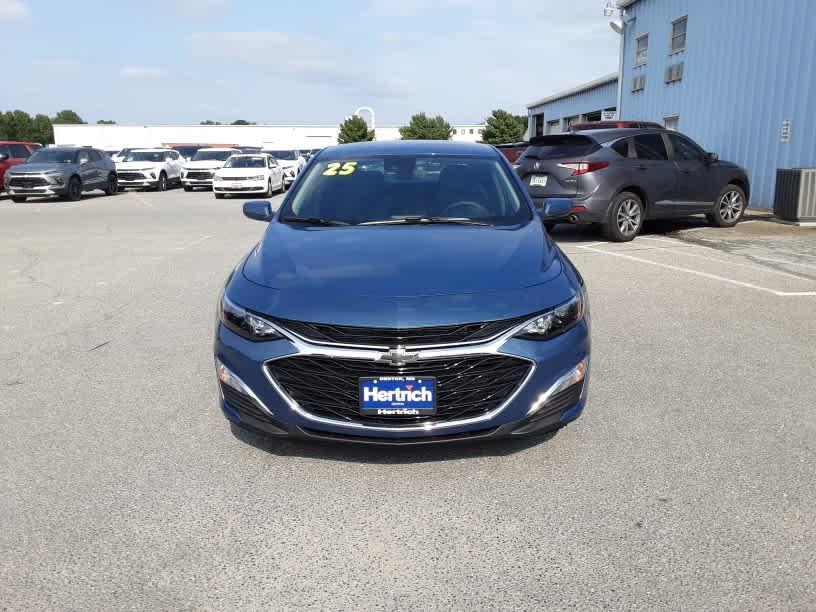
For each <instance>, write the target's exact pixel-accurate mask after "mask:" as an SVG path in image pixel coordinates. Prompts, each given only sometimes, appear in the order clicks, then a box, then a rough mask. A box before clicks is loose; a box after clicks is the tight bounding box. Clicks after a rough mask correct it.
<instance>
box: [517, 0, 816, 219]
mask: <svg viewBox="0 0 816 612" xmlns="http://www.w3.org/2000/svg"><path fill="white" fill-rule="evenodd" d="M618 8H620V9H621V20H620V21H619V22H618V26H619V27H620V28H621V29H622V36H623V40H622V43H623V44H622V47H621V48H622V61H621V67H622V70H621V78H620V83H619V86H620V87H619V91H618V96H619V100H618V103H617V104H614V105H612V106H617V107H619V109H620V113H619V115H620V117H621V118H623V119H643V120H649V121H656V122H659V123H662V124H664V125H666V126H667V127H670V128H673V129H679V130H680V131H682V132H684V133H685V134H688V135H689V136H691V137H692V138H693V139H695V140H696V141H697V142H699V143H700V144H701V145H702V146H703V147H705V148H706V150H709V151H714V152H716V153H718V154H719V155H720V157H722V158H723V159H728V160H732V161H735V162H737V163H739V164H741V165H743V166H745V167H746V168H747V169H748V172H749V175H750V178H751V183H752V193H751V204H752V205H753V206H757V207H762V208H771V207H772V206H773V193H774V183H775V177H776V169H777V168H789V167H814V166H816V1H814V0H773V1H771V0H621V1H620V2H618ZM610 34H611V35H614V34H612V33H611V31H610ZM583 93H585V92H582V94H575V95H574V96H567V97H561V98H559V99H558V105H559V106H558V108H557V114H558V115H560V116H559V119H563V118H565V117H571V116H574V115H576V114H578V113H581V112H582V110H581V109H582V108H584V101H583V100H582V99H581V95H583ZM529 110H530V115H531V126H535V125H536V124H535V121H536V120H537V119H536V116H535V115H536V112H539V113H540V112H541V111H543V115H544V116H543V119H541V120H538V121H543V125H544V126H545V131H546V126H547V121H554V120H555V119H554V115H550V116H549V117H550V118H548V113H549V112H553V113H555V110H556V108H555V106H552V107H551V108H548V106H547V105H543V108H542V105H538V106H533V105H531V106H530V108H529ZM534 111H535V112H534ZM562 124H563V121H562ZM553 125H554V124H553ZM562 127H564V126H563V125H562ZM531 131H532V130H531Z"/></svg>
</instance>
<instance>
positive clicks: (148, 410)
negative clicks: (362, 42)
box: [0, 189, 816, 609]
mask: <svg viewBox="0 0 816 612" xmlns="http://www.w3.org/2000/svg"><path fill="white" fill-rule="evenodd" d="M278 200H280V196H278V197H277V198H276V201H278ZM242 202H243V200H240V199H230V200H215V199H214V198H213V196H212V194H211V193H192V194H191V193H185V192H183V191H182V190H179V189H176V190H173V191H169V192H166V193H130V192H128V193H125V194H120V195H118V196H114V197H101V196H99V197H97V196H93V195H91V196H86V197H85V198H84V199H83V200H82V201H81V202H77V203H65V202H34V201H32V202H28V203H26V204H12V203H11V202H10V201H8V200H5V199H3V200H0V364H2V368H1V369H0V420H1V421H2V431H3V445H2V459H3V460H2V465H0V486H2V491H3V496H2V502H0V517H1V520H2V524H3V526H4V528H3V529H2V530H0V550H2V555H0V572H1V573H2V576H3V577H2V579H1V580H0V601H2V606H3V607H4V608H8V609H55V608H63V609H121V608H128V609H169V608H185V609H192V608H201V609H219V608H221V609H223V608H227V607H230V608H232V607H244V608H256V609H257V608H322V609H326V608H330V609H383V608H389V609H390V608H413V609H488V608H496V609H519V608H520V609H541V608H602V607H611V608H707V609H768V608H772V609H780V608H784V609H813V608H814V607H816V546H814V542H816V478H814V474H816V454H815V453H814V448H816V442H814V440H816V413H815V412H814V397H816V370H814V357H816V350H815V349H814V346H816V316H814V315H816V276H814V274H813V272H814V270H816V254H814V256H813V258H812V261H811V260H808V261H805V260H803V261H802V262H801V263H804V264H806V265H805V266H800V267H799V268H797V267H796V266H791V267H785V268H784V269H781V268H779V267H771V266H770V265H766V263H768V264H770V263H772V262H762V261H761V260H758V259H755V258H751V257H749V256H746V255H745V254H740V253H738V252H728V251H723V250H715V249H712V248H710V246H707V245H705V244H702V243H699V242H696V243H694V242H686V241H680V240H677V239H675V238H673V237H671V236H670V235H668V234H667V232H666V231H664V230H665V228H664V227H663V226H661V228H659V230H658V231H652V232H651V233H647V234H646V235H644V236H642V237H640V238H638V239H636V240H635V241H634V242H632V243H628V244H608V243H605V242H603V239H602V238H600V237H599V236H598V235H596V234H593V233H590V232H584V231H574V230H573V229H571V228H567V229H558V230H556V233H555V236H556V237H557V239H558V240H559V242H560V243H561V245H562V247H563V248H564V249H565V250H566V252H567V253H568V254H569V256H570V257H571V258H572V260H573V261H574V262H575V264H576V265H577V266H578V268H579V269H580V271H581V272H582V273H583V275H584V276H585V278H586V279H587V283H588V286H589V290H590V299H591V305H592V306H591V307H592V322H593V342H594V346H593V349H594V353H593V362H592V381H591V388H590V398H589V403H588V406H587V409H586V411H585V413H584V415H583V417H582V418H581V419H580V420H579V421H577V422H576V423H574V424H573V425H571V426H569V427H567V428H566V429H564V430H562V431H561V432H559V433H558V434H557V435H555V436H554V437H551V438H549V439H542V438H537V439H532V440H525V441H518V440H514V441H512V442H495V443H490V444H484V443H482V444H479V445H455V446H439V447H420V448H403V447H401V448H377V447H368V446H364V447H358V446H347V445H340V446H332V445H325V444H307V443H302V442H289V441H281V440H265V439H261V438H256V437H253V436H242V437H236V436H235V435H234V434H233V433H232V432H231V431H230V428H229V427H228V426H227V423H226V421H225V420H224V419H223V418H222V416H221V414H220V413H219V412H218V410H217V409H216V393H217V390H216V385H215V379H214V375H213V367H212V353H211V344H212V331H213V322H214V314H215V302H216V297H217V293H218V290H219V289H220V287H221V285H222V283H223V281H224V279H225V277H226V276H227V274H228V273H229V271H230V269H231V267H232V266H233V265H234V264H235V263H236V262H237V260H238V258H239V257H240V256H241V255H242V254H243V253H244V252H245V251H247V250H248V249H249V248H250V247H251V246H252V245H253V244H254V243H255V241H256V240H258V238H259V237H260V235H261V234H262V232H263V229H264V225H263V224H261V223H258V222H252V221H249V220H247V219H245V218H244V217H243V216H242V215H241V212H240V208H241V203H242ZM794 263H796V262H794ZM810 266H812V268H811V267H810Z"/></svg>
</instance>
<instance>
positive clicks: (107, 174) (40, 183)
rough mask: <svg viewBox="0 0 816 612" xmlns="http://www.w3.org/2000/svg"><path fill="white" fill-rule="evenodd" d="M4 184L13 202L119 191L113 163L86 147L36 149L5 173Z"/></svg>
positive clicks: (100, 153) (75, 197) (68, 197)
mask: <svg viewBox="0 0 816 612" xmlns="http://www.w3.org/2000/svg"><path fill="white" fill-rule="evenodd" d="M4 183H5V187H6V191H8V194H9V195H10V196H11V199H12V200H13V201H14V202H25V201H26V199H27V198H29V197H36V196H60V197H63V198H65V199H67V200H72V201H76V200H79V199H80V198H81V197H82V192H83V191H91V190H93V189H101V190H103V191H104V192H105V193H106V194H108V195H113V194H115V193H117V192H118V191H119V189H118V184H117V179H116V165H115V164H114V163H113V160H112V159H111V158H110V157H108V156H107V155H106V154H105V153H103V152H102V151H99V150H97V149H92V148H90V147H49V148H46V149H40V150H38V151H36V152H35V153H34V154H33V155H32V156H31V157H29V158H28V160H26V162H25V163H23V164H20V165H19V166H14V167H13V168H11V169H10V170H9V171H8V172H6V176H5V178H4Z"/></svg>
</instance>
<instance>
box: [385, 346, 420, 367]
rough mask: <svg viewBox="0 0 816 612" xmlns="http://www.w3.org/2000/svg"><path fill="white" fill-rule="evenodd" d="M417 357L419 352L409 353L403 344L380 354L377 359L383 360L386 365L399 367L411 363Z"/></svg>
mask: <svg viewBox="0 0 816 612" xmlns="http://www.w3.org/2000/svg"><path fill="white" fill-rule="evenodd" d="M417 359H419V353H409V352H408V351H406V350H405V347H404V346H398V347H397V348H395V349H390V350H389V351H388V352H387V353H383V354H382V355H380V356H379V357H378V358H377V361H385V362H386V363H388V365H392V366H395V367H400V366H404V365H406V364H408V363H413V362H414V361H416V360H417Z"/></svg>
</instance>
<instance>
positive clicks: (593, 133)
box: [530, 128, 671, 146]
mask: <svg viewBox="0 0 816 612" xmlns="http://www.w3.org/2000/svg"><path fill="white" fill-rule="evenodd" d="M669 131H671V130H667V129H665V128H600V129H597V130H575V131H574V132H558V133H556V134H545V135H544V136H543V137H542V136H534V137H533V138H531V142H530V144H531V145H533V146H536V142H534V141H535V139H536V138H546V137H547V136H588V137H590V138H592V139H593V140H595V141H597V142H609V141H610V140H617V139H618V138H624V137H626V136H638V135H640V134H655V133H658V134H662V133H665V132H669Z"/></svg>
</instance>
